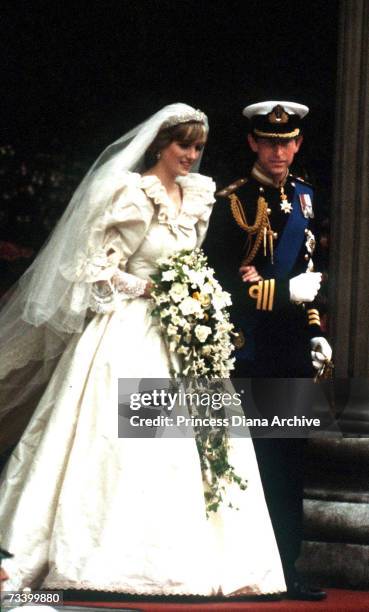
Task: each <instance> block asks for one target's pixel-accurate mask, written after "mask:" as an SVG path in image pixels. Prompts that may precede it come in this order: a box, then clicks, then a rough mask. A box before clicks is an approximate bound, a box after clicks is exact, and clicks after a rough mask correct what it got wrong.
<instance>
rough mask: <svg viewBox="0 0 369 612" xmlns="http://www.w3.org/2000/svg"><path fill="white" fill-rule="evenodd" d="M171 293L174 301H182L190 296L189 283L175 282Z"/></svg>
mask: <svg viewBox="0 0 369 612" xmlns="http://www.w3.org/2000/svg"><path fill="white" fill-rule="evenodd" d="M169 295H170V297H171V298H172V300H173V302H180V301H181V300H183V299H184V298H186V297H187V296H188V288H187V285H183V284H182V283H173V285H172V287H171V289H170V291H169Z"/></svg>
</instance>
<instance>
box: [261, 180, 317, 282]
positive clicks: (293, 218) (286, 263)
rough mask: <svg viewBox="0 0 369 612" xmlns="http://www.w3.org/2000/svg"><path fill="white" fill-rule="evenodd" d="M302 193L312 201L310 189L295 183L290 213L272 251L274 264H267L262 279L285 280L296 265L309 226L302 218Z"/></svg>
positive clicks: (307, 220) (304, 218)
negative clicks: (307, 195)
mask: <svg viewBox="0 0 369 612" xmlns="http://www.w3.org/2000/svg"><path fill="white" fill-rule="evenodd" d="M303 193H307V194H309V196H310V198H311V201H312V200H313V190H312V189H311V187H308V186H307V185H305V184H301V183H299V182H297V181H296V186H295V192H294V196H293V202H292V212H291V214H290V215H289V219H288V221H287V223H286V225H285V226H284V230H283V232H282V235H281V237H280V239H279V242H278V246H277V248H276V250H275V251H274V264H272V263H271V262H270V263H268V264H267V265H266V266H265V268H264V270H263V272H262V274H263V277H264V278H276V279H283V278H286V277H288V275H289V273H290V272H291V270H292V268H293V266H294V265H295V263H296V259H297V256H298V254H299V252H300V249H301V246H302V243H303V241H304V238H305V229H306V228H307V226H308V225H309V219H307V218H306V217H304V215H303V213H302V210H301V204H300V198H299V196H300V195H301V194H303Z"/></svg>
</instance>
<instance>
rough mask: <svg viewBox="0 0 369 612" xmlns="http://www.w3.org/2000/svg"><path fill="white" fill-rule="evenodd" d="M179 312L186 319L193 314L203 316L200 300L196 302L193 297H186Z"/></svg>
mask: <svg viewBox="0 0 369 612" xmlns="http://www.w3.org/2000/svg"><path fill="white" fill-rule="evenodd" d="M186 289H187V287H186ZM179 310H180V311H181V313H182V314H183V315H184V316H185V317H186V316H187V315H191V314H202V308H201V304H200V302H199V301H198V300H194V299H193V298H192V297H186V298H185V299H184V300H183V302H182V303H181V304H180V305H179Z"/></svg>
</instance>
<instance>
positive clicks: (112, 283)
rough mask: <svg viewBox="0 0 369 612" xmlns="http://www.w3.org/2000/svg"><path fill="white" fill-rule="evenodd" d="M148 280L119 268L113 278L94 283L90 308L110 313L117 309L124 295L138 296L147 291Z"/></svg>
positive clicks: (102, 312) (128, 296)
mask: <svg viewBox="0 0 369 612" xmlns="http://www.w3.org/2000/svg"><path fill="white" fill-rule="evenodd" d="M146 284H147V281H146V280H144V279H142V278H138V276H135V275H134V274H128V272H122V270H118V271H117V272H116V273H115V274H114V276H113V277H112V278H111V280H107V281H98V282H97V283H94V284H93V285H92V290H91V300H90V310H92V311H93V312H96V313H98V314H108V313H111V312H113V311H114V310H116V308H117V306H118V304H119V303H120V302H121V300H122V299H124V297H127V298H138V297H140V296H141V295H143V294H144V293H145V289H146Z"/></svg>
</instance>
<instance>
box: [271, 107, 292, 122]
mask: <svg viewBox="0 0 369 612" xmlns="http://www.w3.org/2000/svg"><path fill="white" fill-rule="evenodd" d="M268 121H269V123H288V114H287V113H286V111H285V110H284V108H283V106H281V105H280V104H277V106H275V107H274V108H273V110H272V112H271V113H269V114H268Z"/></svg>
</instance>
